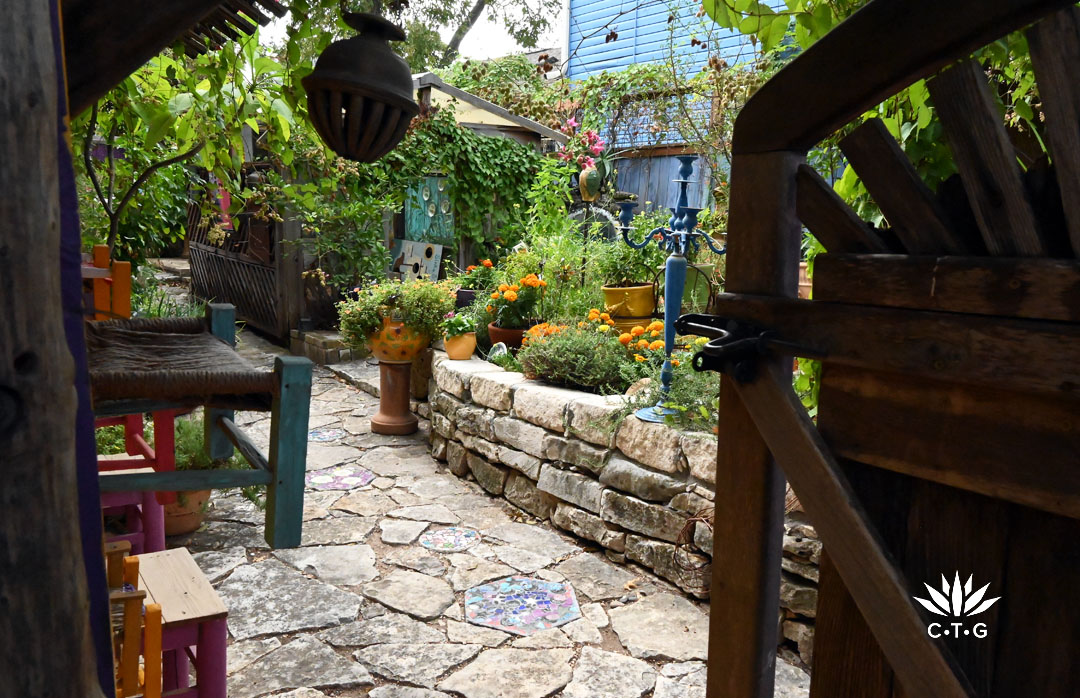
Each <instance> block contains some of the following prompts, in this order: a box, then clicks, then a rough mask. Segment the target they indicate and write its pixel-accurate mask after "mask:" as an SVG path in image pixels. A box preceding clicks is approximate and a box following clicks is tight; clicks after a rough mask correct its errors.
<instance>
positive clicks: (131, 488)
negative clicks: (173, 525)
mask: <svg viewBox="0 0 1080 698" xmlns="http://www.w3.org/2000/svg"><path fill="white" fill-rule="evenodd" d="M270 480H271V477H270V473H268V472H266V471H265V470H176V471H169V472H153V473H130V472H114V473H109V474H108V475H105V474H102V476H101V477H99V479H98V481H99V482H100V484H101V491H102V492H146V491H150V492H184V491H187V490H207V489H211V490H223V489H228V488H230V487H251V486H252V485H267V484H269V483H270Z"/></svg>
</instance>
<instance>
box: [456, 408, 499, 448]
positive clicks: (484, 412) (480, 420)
mask: <svg viewBox="0 0 1080 698" xmlns="http://www.w3.org/2000/svg"><path fill="white" fill-rule="evenodd" d="M494 418H495V412H494V411H493V410H489V409H487V408H486V407H474V406H471V405H465V406H462V407H461V408H459V409H458V411H457V415H456V418H455V420H454V425H455V426H456V427H457V428H458V429H460V430H461V431H464V432H467V433H469V434H473V435H475V436H480V437H483V438H485V439H487V440H489V441H491V440H493V439H494V438H495V429H494V428H493V427H492V426H491V422H492V420H493V419H494Z"/></svg>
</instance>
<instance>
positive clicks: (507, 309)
mask: <svg viewBox="0 0 1080 698" xmlns="http://www.w3.org/2000/svg"><path fill="white" fill-rule="evenodd" d="M546 292H547V282H546V281H543V280H541V279H540V278H539V277H538V276H537V275H536V274H526V275H525V276H523V277H521V278H520V279H518V280H517V281H516V282H515V283H512V284H505V283H503V284H499V286H498V289H497V290H495V291H492V292H491V296H490V297H489V298H488V306H487V308H485V309H486V310H487V312H488V313H489V314H490V315H492V316H494V318H495V324H496V326H497V327H505V328H508V329H510V328H520V327H528V326H529V325H530V324H532V323H534V322H537V321H538V320H539V318H540V316H541V314H542V313H543V301H544V295H545V293H546Z"/></svg>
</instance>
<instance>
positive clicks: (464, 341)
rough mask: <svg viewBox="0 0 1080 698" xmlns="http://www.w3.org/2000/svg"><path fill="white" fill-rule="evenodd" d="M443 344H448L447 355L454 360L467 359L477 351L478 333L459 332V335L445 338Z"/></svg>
mask: <svg viewBox="0 0 1080 698" xmlns="http://www.w3.org/2000/svg"><path fill="white" fill-rule="evenodd" d="M443 344H445V345H446V355H447V356H449V357H450V358H451V359H453V360H454V361H467V360H469V359H470V358H472V355H473V352H474V351H476V333H475V332H466V333H465V334H459V335H458V336H457V337H445V338H443Z"/></svg>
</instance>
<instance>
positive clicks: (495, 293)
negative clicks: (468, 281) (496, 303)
mask: <svg viewBox="0 0 1080 698" xmlns="http://www.w3.org/2000/svg"><path fill="white" fill-rule="evenodd" d="M498 297H499V292H498V291H495V292H494V293H492V294H491V299H492V300H495V299H496V298H498Z"/></svg>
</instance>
